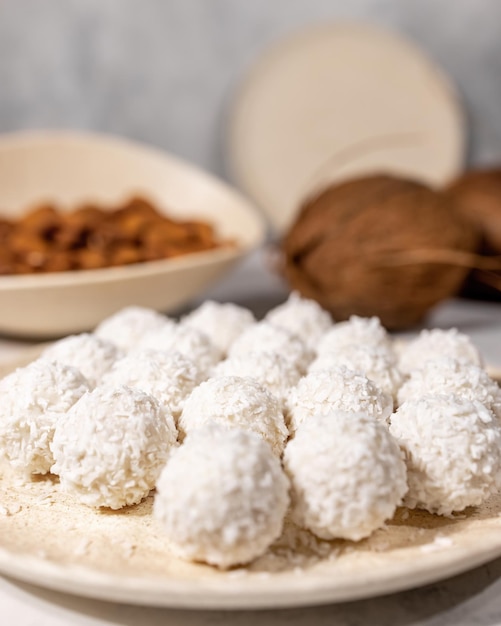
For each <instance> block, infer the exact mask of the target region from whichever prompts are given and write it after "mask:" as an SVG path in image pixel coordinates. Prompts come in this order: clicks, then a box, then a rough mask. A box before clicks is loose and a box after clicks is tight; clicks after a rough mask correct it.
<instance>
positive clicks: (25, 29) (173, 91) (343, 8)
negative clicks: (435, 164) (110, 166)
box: [0, 0, 501, 176]
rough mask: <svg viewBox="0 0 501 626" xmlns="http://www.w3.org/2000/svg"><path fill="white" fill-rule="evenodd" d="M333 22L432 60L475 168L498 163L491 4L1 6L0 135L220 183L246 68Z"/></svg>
mask: <svg viewBox="0 0 501 626" xmlns="http://www.w3.org/2000/svg"><path fill="white" fill-rule="evenodd" d="M330 19H332V20H333V19H347V20H350V19H357V20H359V19H364V20H367V21H370V22H373V23H376V24H380V25H383V26H386V27H388V28H390V29H394V30H397V31H399V32H402V33H404V34H406V35H408V36H409V37H410V38H411V39H413V40H414V41H415V42H417V43H418V44H419V45H420V46H421V47H423V48H424V49H425V50H427V51H428V53H429V54H430V55H431V56H432V57H433V58H434V59H435V60H436V61H437V62H438V63H439V65H441V66H442V67H443V68H444V69H445V71H446V72H447V73H449V74H450V75H451V77H452V78H453V80H454V81H455V82H456V84H457V86H458V88H459V90H460V92H461V95H462V98H463V102H464V103H465V108H466V110H467V112H468V115H469V117H470V119H469V126H470V148H469V160H470V162H473V163H478V164H486V163H489V162H491V161H493V160H495V159H496V158H499V157H500V156H501V108H500V107H499V102H500V101H501V81H500V80H499V77H500V76H501V2H499V0H481V1H480V2H479V1H478V0H455V1H454V2H451V0H405V2H402V0H350V2H349V3H348V2H340V1H339V2H333V1H332V0H309V1H308V2H306V1H303V2H297V3H293V2H290V0H274V1H273V2H269V1H268V0H253V1H252V2H249V1H248V0H210V1H207V0H183V1H182V2H181V1H178V2H174V1H172V0H170V1H169V0H142V1H141V2H137V1H134V0H2V1H1V2H0V132H6V131H14V130H19V129H26V128H69V127H71V128H81V129H94V130H99V131H106V132H110V133H117V134H119V135H124V136H127V137H130V138H133V139H138V140H141V141H146V142H149V143H152V144H154V145H157V146H160V147H162V148H165V149H167V150H169V151H171V152H173V153H175V154H177V155H179V156H182V157H184V158H186V159H188V160H190V161H193V162H195V163H198V164H199V165H201V166H203V167H204V168H206V169H208V170H210V171H212V172H214V173H216V174H218V175H223V176H224V175H225V174H226V171H225V167H224V159H223V150H222V143H223V135H224V133H223V128H224V124H225V114H226V112H227V107H228V106H229V102H230V99H231V95H232V93H233V91H234V89H235V87H236V85H237V84H238V81H239V80H240V78H241V77H242V75H243V73H244V71H245V69H246V67H247V66H248V65H249V64H250V63H251V61H252V60H253V59H254V58H255V57H256V56H257V55H258V53H259V52H260V51H261V50H262V49H263V48H264V47H265V46H266V45H268V44H270V43H271V42H273V41H274V40H275V39H277V38H278V37H280V36H282V35H284V34H286V33H288V32H290V31H292V30H294V29H297V28H299V27H301V26H303V25H307V24H309V23H313V22H318V21H322V20H330Z"/></svg>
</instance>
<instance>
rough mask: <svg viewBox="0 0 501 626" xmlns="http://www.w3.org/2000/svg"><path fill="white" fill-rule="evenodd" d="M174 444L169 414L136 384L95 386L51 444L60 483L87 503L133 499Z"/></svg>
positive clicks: (151, 482)
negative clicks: (136, 387)
mask: <svg viewBox="0 0 501 626" xmlns="http://www.w3.org/2000/svg"><path fill="white" fill-rule="evenodd" d="M175 445H176V429H175V426H174V421H173V419H172V416H169V419H167V418H166V412H165V410H164V411H162V410H161V409H160V406H159V404H158V402H157V401H156V400H155V399H154V398H152V397H151V396H149V395H148V394H146V393H144V392H143V391H141V390H140V389H131V388H129V387H104V386H101V387H97V388H96V389H94V391H92V392H91V393H88V394H85V395H84V396H82V398H80V400H79V401H78V402H77V403H76V404H75V405H74V406H73V407H72V408H71V409H70V410H69V411H68V413H67V414H66V417H65V419H64V420H60V421H59V422H58V424H57V427H56V432H55V434H54V439H53V442H52V445H51V449H52V453H53V455H54V460H55V463H54V465H53V467H52V472H53V473H55V474H58V475H59V479H60V484H61V488H62V489H63V490H64V491H66V492H67V493H70V494H72V495H73V497H74V498H75V499H76V500H77V501H79V502H81V503H83V504H87V505H89V506H93V507H109V508H111V509H120V508H121V507H123V506H126V505H130V504H137V503H138V502H140V501H141V500H142V499H143V498H145V497H146V496H147V495H148V494H149V492H150V490H151V489H153V487H154V486H155V483H156V481H157V478H158V476H159V475H160V471H161V470H162V468H163V466H164V465H165V462H166V460H167V457H168V455H169V453H170V451H171V449H172V448H173V447H174V446H175Z"/></svg>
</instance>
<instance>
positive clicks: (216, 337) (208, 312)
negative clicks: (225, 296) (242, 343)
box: [182, 300, 256, 354]
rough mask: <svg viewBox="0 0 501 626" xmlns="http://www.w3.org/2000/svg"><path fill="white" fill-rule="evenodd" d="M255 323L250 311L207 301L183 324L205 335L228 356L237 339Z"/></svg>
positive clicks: (230, 304) (186, 318)
mask: <svg viewBox="0 0 501 626" xmlns="http://www.w3.org/2000/svg"><path fill="white" fill-rule="evenodd" d="M255 322H256V318H255V317H254V314H253V313H252V312H251V311H249V309H246V308H244V307H241V306H238V305H236V304H232V303H231V302H226V303H224V304H223V303H220V302H214V301H213V300H207V301H206V302H204V303H203V304H202V305H200V306H199V307H198V309H195V311H193V312H192V313H189V314H188V315H186V316H185V317H184V318H183V320H182V324H185V325H186V326H190V328H196V329H197V330H200V331H201V332H203V333H205V334H206V335H207V336H208V337H209V339H210V340H211V341H212V343H213V344H214V345H215V346H216V347H217V348H219V350H220V351H221V352H222V353H223V354H227V353H228V350H229V349H230V346H231V344H232V343H233V342H234V341H235V339H236V338H237V337H239V336H240V335H241V334H242V333H243V332H244V330H246V329H247V328H249V326H252V325H253V324H255Z"/></svg>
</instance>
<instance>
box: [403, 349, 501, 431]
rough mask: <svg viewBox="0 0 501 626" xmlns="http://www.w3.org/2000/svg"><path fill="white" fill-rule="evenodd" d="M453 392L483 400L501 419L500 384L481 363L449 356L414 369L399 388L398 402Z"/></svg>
mask: <svg viewBox="0 0 501 626" xmlns="http://www.w3.org/2000/svg"><path fill="white" fill-rule="evenodd" d="M451 393H452V394H455V395H457V396H458V397H460V398H464V399H465V400H477V401H478V402H481V403H482V404H483V405H485V406H486V407H487V408H488V409H490V410H491V411H492V412H493V413H494V414H495V415H496V417H497V418H498V419H499V420H501V387H500V386H499V385H498V384H497V383H496V381H495V380H492V378H490V376H489V374H487V372H486V371H485V370H484V369H482V368H481V367H479V366H478V365H474V364H473V363H468V362H465V361H459V360H458V359H451V358H450V357H441V358H439V359H432V360H431V361H428V362H427V363H426V367H425V368H423V369H418V370H413V371H412V372H411V374H410V378H409V379H408V380H407V381H406V382H405V383H404V384H403V385H402V387H400V389H399V391H398V403H399V404H402V403H403V402H405V401H406V400H411V399H413V398H419V397H420V396H425V395H437V394H451Z"/></svg>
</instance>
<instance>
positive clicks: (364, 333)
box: [317, 315, 392, 355]
mask: <svg viewBox="0 0 501 626" xmlns="http://www.w3.org/2000/svg"><path fill="white" fill-rule="evenodd" d="M352 344H355V345H358V346H374V347H381V348H384V349H386V350H388V351H390V352H391V350H392V341H391V339H390V336H389V335H388V333H387V332H386V329H385V328H384V327H383V326H382V324H381V320H380V319H379V317H359V316H358V315H352V316H351V317H350V319H349V320H348V321H346V322H339V323H337V324H334V326H332V328H331V329H330V330H329V331H328V332H327V333H325V334H324V335H323V336H322V338H321V341H320V342H319V343H318V345H317V353H318V354H319V355H321V354H324V353H326V352H338V351H341V350H343V349H344V348H345V347H346V346H349V345H352Z"/></svg>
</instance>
